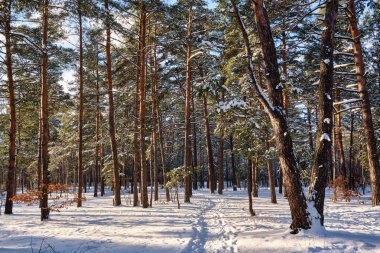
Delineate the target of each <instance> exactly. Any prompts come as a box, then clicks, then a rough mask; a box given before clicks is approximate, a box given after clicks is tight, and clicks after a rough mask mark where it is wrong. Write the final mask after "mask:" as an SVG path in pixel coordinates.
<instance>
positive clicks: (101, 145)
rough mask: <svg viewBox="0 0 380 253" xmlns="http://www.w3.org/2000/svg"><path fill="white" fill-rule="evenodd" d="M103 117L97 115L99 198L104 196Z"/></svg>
mask: <svg viewBox="0 0 380 253" xmlns="http://www.w3.org/2000/svg"><path fill="white" fill-rule="evenodd" d="M102 122H103V117H102V113H101V112H100V113H99V126H100V138H101V142H100V153H99V160H100V166H99V176H100V196H104V194H105V189H104V188H105V181H106V180H105V177H104V175H102V170H103V168H104V144H103V141H104V132H103V127H102Z"/></svg>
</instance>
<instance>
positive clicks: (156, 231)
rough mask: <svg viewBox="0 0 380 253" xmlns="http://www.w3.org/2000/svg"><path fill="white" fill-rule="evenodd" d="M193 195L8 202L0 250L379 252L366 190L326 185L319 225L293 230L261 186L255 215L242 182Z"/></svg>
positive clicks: (376, 219)
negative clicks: (134, 202)
mask: <svg viewBox="0 0 380 253" xmlns="http://www.w3.org/2000/svg"><path fill="white" fill-rule="evenodd" d="M305 190H306V189H305ZM193 196H194V197H192V199H191V203H188V204H183V203H182V204H181V209H177V208H176V203H174V202H173V203H172V202H170V203H166V202H164V201H163V200H164V198H165V193H164V191H163V190H161V191H160V201H158V202H157V203H153V208H147V209H143V208H141V207H132V206H131V203H130V202H131V196H130V195H129V194H127V195H126V196H124V197H123V200H122V204H123V205H122V206H120V207H112V196H111V195H110V194H109V193H107V194H106V196H105V197H97V198H94V197H92V194H90V193H88V194H86V198H87V201H85V202H83V207H81V208H76V207H75V206H70V207H68V208H67V209H62V210H61V212H59V213H52V214H51V218H50V220H49V221H45V222H41V221H39V209H38V207H37V206H25V205H21V204H16V206H15V208H14V212H15V214H14V215H6V216H4V215H2V216H0V227H1V230H0V252H4V253H5V252H6V253H8V252H12V253H14V252H33V251H34V252H39V249H40V248H41V249H42V250H41V251H40V252H60V253H66V252H67V253H69V252H112V253H119V252H120V253H121V252H123V253H124V252H127V253H128V252H133V253H135V252H136V253H138V252H144V253H149V252H164V253H171V252H173V253H174V252H183V253H188V252H223V253H225V252H226V253H228V252H243V253H244V252H379V248H380V208H379V207H375V208H373V207H371V201H370V199H369V196H370V195H369V194H367V195H365V196H364V197H361V199H360V200H361V201H364V204H361V202H359V201H358V199H353V200H352V201H351V202H338V203H332V201H331V192H330V191H327V196H326V205H325V225H326V227H325V228H326V229H324V228H323V227H322V228H321V227H320V228H318V227H316V228H314V226H313V229H312V230H306V231H301V232H300V233H299V234H297V235H291V234H290V233H289V232H290V230H289V224H290V221H291V218H290V211H289V204H288V201H287V199H285V198H283V197H282V196H281V195H277V201H278V204H270V199H269V189H268V188H260V191H259V196H260V197H259V198H254V199H253V207H254V210H255V212H256V216H255V217H250V216H249V212H248V201H247V192H246V191H245V190H243V189H242V190H238V191H237V192H233V191H232V190H231V189H230V188H229V189H228V190H227V191H226V190H225V191H224V194H223V195H217V194H215V195H210V194H209V192H208V190H207V189H205V190H200V191H194V192H193ZM180 198H181V201H182V199H183V195H182V192H181V194H180ZM310 211H311V210H310ZM32 249H33V250H32ZM52 249H54V251H53V250H52Z"/></svg>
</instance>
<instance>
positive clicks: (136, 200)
mask: <svg viewBox="0 0 380 253" xmlns="http://www.w3.org/2000/svg"><path fill="white" fill-rule="evenodd" d="M139 37H141V26H140V31H139ZM140 54H141V40H140V39H139V48H138V52H137V68H136V89H135V94H134V132H133V188H132V192H133V206H138V204H139V195H138V187H137V184H138V178H139V157H140V154H139V148H138V146H139V127H138V125H139V104H140V102H139V90H140V68H141V63H140V58H141V57H140Z"/></svg>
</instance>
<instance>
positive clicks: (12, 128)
mask: <svg viewBox="0 0 380 253" xmlns="http://www.w3.org/2000/svg"><path fill="white" fill-rule="evenodd" d="M11 5H12V0H6V1H5V2H4V3H3V6H1V7H3V23H4V37H5V51H6V52H5V57H6V59H5V60H6V67H7V80H8V103H9V148H8V152H9V156H8V178H7V196H6V200H5V210H4V214H12V212H13V201H12V197H13V196H14V195H15V190H14V188H15V184H16V181H15V175H16V166H15V160H16V105H15V93H14V82H13V67H12V52H11V10H12V7H11Z"/></svg>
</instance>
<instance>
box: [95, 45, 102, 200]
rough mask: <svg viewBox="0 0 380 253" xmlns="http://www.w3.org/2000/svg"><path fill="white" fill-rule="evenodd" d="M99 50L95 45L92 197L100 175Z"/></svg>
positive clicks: (96, 188) (96, 193)
mask: <svg viewBox="0 0 380 253" xmlns="http://www.w3.org/2000/svg"><path fill="white" fill-rule="evenodd" d="M98 54H99V52H98V46H96V129H95V132H96V136H95V141H96V146H95V176H94V197H97V196H98V183H99V176H100V167H99V141H100V138H99V133H100V128H101V125H100V89H99V55H98Z"/></svg>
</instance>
